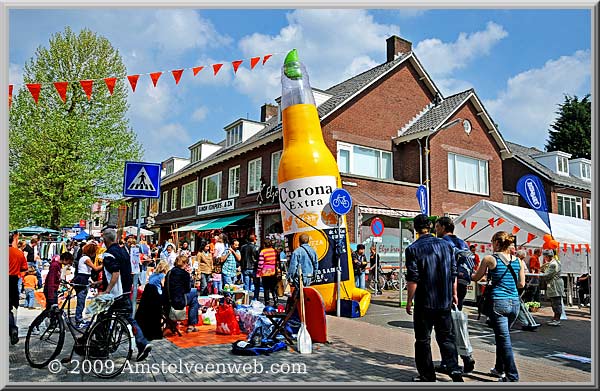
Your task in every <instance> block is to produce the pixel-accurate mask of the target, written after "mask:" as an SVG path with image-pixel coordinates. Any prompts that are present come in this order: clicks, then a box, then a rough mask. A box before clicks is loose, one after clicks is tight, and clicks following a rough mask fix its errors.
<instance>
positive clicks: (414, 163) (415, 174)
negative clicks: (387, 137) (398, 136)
mask: <svg viewBox="0 0 600 391" xmlns="http://www.w3.org/2000/svg"><path fill="white" fill-rule="evenodd" d="M421 146H422V151H424V150H425V143H424V141H421ZM423 156H424V155H423ZM393 163H394V178H395V179H396V180H398V181H404V182H412V183H419V184H420V183H421V175H420V171H419V165H420V164H421V162H420V160H419V143H417V141H416V140H414V141H411V142H408V143H402V144H399V145H398V146H397V148H396V152H395V153H394V156H393ZM422 180H423V181H425V160H424V159H423V179H422Z"/></svg>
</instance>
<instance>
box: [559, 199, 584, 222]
mask: <svg viewBox="0 0 600 391" xmlns="http://www.w3.org/2000/svg"><path fill="white" fill-rule="evenodd" d="M558 214H559V215H563V216H570V217H577V218H579V219H580V218H582V216H581V197H573V196H569V195H564V194H559V195H558Z"/></svg>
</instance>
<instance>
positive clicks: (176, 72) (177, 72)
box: [171, 69, 183, 84]
mask: <svg viewBox="0 0 600 391" xmlns="http://www.w3.org/2000/svg"><path fill="white" fill-rule="evenodd" d="M171 73H172V74H173V78H175V84H179V80H181V74H182V73H183V69H176V70H174V71H171Z"/></svg>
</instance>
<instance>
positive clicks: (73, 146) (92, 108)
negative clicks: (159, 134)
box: [9, 27, 143, 229]
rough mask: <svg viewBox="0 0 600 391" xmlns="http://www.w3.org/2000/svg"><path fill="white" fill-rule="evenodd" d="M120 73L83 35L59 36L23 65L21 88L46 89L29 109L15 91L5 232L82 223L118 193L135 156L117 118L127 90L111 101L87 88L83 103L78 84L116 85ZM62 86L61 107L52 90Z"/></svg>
mask: <svg viewBox="0 0 600 391" xmlns="http://www.w3.org/2000/svg"><path fill="white" fill-rule="evenodd" d="M126 72H127V71H126V68H125V65H124V64H123V61H122V59H121V56H120V54H119V52H118V50H116V49H115V48H113V47H112V45H111V44H110V42H109V41H108V40H107V39H106V38H103V37H101V36H98V35H96V34H95V33H93V32H92V31H90V30H82V31H81V32H80V33H79V35H77V34H75V33H74V32H73V31H71V29H70V28H68V27H67V28H66V29H65V31H64V32H62V33H57V34H54V35H53V36H52V37H51V38H50V42H49V46H48V47H41V46H40V47H39V48H38V49H37V50H36V53H35V56H34V58H32V59H30V61H29V62H28V63H27V64H25V67H24V81H25V83H47V84H43V85H42V91H41V94H40V98H39V101H38V104H37V105H36V104H35V102H34V100H33V99H32V97H31V94H30V93H29V91H28V90H27V88H26V87H24V86H23V87H22V88H21V89H20V90H19V91H16V92H15V94H14V97H13V104H12V108H11V110H10V117H9V118H10V119H9V121H10V122H9V123H10V126H9V147H10V148H9V149H10V152H9V153H10V155H9V175H10V177H9V178H10V179H9V180H10V185H9V197H10V198H9V214H10V227H11V228H19V227H22V226H25V225H31V224H36V225H42V226H46V227H50V228H54V229H56V228H59V227H60V226H63V225H69V224H71V223H73V222H75V221H78V220H79V219H80V218H85V217H87V216H88V215H89V212H90V207H91V205H92V204H93V203H94V201H95V200H96V199H97V198H98V197H105V196H107V195H115V194H118V193H120V192H121V189H122V180H123V178H122V177H123V168H124V161H125V160H138V159H139V158H140V157H141V156H142V152H143V151H142V148H141V146H140V145H139V143H138V141H137V138H136V134H135V133H134V131H133V130H132V129H131V128H130V126H129V122H128V120H127V118H126V117H125V114H126V113H127V109H128V104H127V88H126V86H125V83H123V81H122V80H118V81H117V84H116V86H115V89H114V94H113V95H112V96H111V95H110V93H109V92H108V89H107V87H106V85H105V84H104V82H103V81H95V82H94V88H93V94H92V99H91V100H89V101H88V99H87V96H86V95H85V93H84V91H83V89H82V87H81V85H80V84H79V80H85V79H101V78H105V77H117V78H123V77H125V76H126ZM58 81H68V82H70V83H69V87H68V90H67V99H66V103H63V101H62V100H61V99H60V97H59V95H58V93H57V92H56V90H55V89H54V86H53V85H52V83H53V82H58Z"/></svg>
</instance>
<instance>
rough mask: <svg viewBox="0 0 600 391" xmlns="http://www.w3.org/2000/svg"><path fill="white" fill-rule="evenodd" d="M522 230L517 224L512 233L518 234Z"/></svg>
mask: <svg viewBox="0 0 600 391" xmlns="http://www.w3.org/2000/svg"><path fill="white" fill-rule="evenodd" d="M520 230H521V228H519V227H517V226H516V225H515V226H514V227H513V230H512V234H513V235H516V234H517V232H519V231H520Z"/></svg>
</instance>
